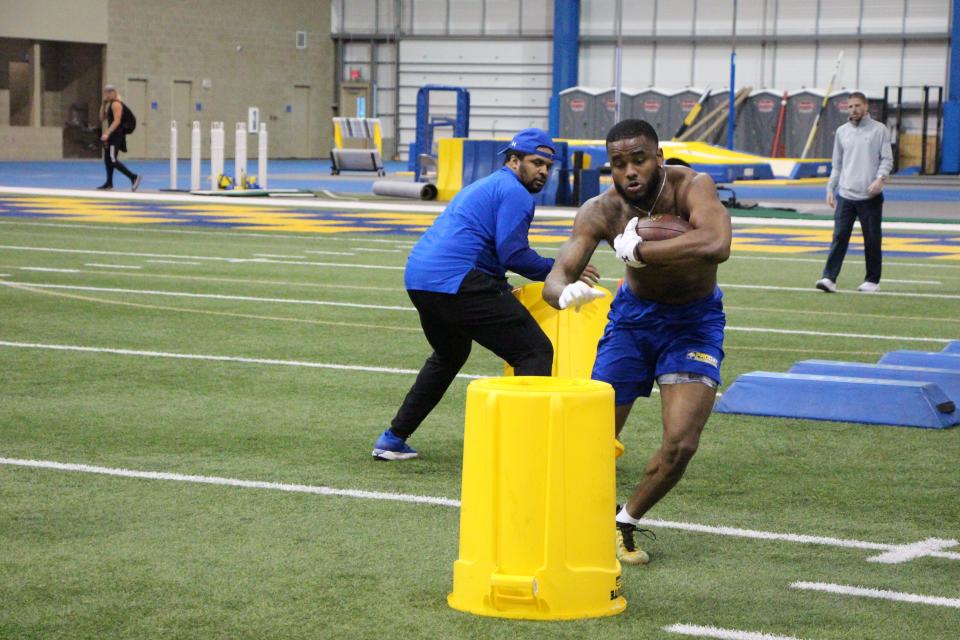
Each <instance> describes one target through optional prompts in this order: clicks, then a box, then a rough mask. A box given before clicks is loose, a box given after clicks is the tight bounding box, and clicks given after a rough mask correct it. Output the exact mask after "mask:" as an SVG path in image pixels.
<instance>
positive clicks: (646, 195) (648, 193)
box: [613, 166, 666, 209]
mask: <svg viewBox="0 0 960 640" xmlns="http://www.w3.org/2000/svg"><path fill="white" fill-rule="evenodd" d="M664 179H666V173H665V172H662V171H660V167H659V166H657V177H656V179H654V180H652V181H651V182H650V184H648V185H647V188H646V189H645V190H644V192H643V193H641V194H640V195H639V196H631V195H630V194H629V193H627V191H626V189H624V188H623V187H621V186H620V184H619V183H618V182H617V181H616V180H614V182H613V186H614V187H615V188H616V189H617V193H619V194H620V197H621V198H623V199H624V201H626V202H627V204H631V205H633V206H635V207H640V208H641V209H649V208H650V207H651V206H653V202H652V200H653V198H654V196H655V195H656V193H657V191H658V190H659V189H660V181H661V180H664ZM642 204H647V205H649V206H647V207H643V206H641V205H642Z"/></svg>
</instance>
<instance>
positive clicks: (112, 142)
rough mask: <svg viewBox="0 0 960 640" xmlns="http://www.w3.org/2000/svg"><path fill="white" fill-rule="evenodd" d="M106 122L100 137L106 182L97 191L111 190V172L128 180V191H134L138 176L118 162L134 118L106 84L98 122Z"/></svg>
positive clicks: (117, 95) (133, 124) (137, 183)
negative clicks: (117, 172) (118, 172)
mask: <svg viewBox="0 0 960 640" xmlns="http://www.w3.org/2000/svg"><path fill="white" fill-rule="evenodd" d="M104 120H106V121H107V128H106V129H105V130H104V131H103V135H102V136H100V140H101V141H103V164H104V166H105V167H106V168H107V181H106V182H104V183H103V184H102V185H100V186H99V187H97V189H101V190H107V189H113V170H114V169H118V170H119V171H120V173H122V174H123V175H125V176H127V178H129V179H130V184H131V187H130V190H131V191H136V190H137V188H138V187H139V186H140V176H139V175H138V174H135V173H134V172H133V171H130V169H128V168H127V167H126V166H124V164H123V163H122V162H120V152H121V151H123V152H124V153H126V151H127V134H128V133H133V129H134V127H136V126H137V125H136V122H137V120H136V118H135V117H134V115H133V112H132V111H130V108H129V107H127V105H125V104H123V101H121V100H120V95H119V94H118V93H117V88H116V87H115V86H113V85H112V84H108V85H106V86H105V87H104V88H103V103H102V104H101V105H100V122H103V121H104Z"/></svg>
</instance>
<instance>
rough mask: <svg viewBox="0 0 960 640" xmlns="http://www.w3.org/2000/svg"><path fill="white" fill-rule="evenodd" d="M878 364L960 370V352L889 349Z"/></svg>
mask: <svg viewBox="0 0 960 640" xmlns="http://www.w3.org/2000/svg"><path fill="white" fill-rule="evenodd" d="M877 364H899V365H902V366H905V367H931V368H933V369H957V370H960V353H958V354H953V353H942V352H941V353H937V352H935V351H888V352H887V353H885V354H884V355H883V357H882V358H880V360H879V361H877Z"/></svg>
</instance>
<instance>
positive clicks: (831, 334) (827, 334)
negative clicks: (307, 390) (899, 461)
mask: <svg viewBox="0 0 960 640" xmlns="http://www.w3.org/2000/svg"><path fill="white" fill-rule="evenodd" d="M2 286H5V287H11V288H30V287H33V288H36V289H65V290H71V291H99V292H101V293H129V294H135V295H144V296H166V297H180V298H200V299H210V300H236V301H241V302H270V303H279V304H303V305H317V306H326V307H350V308H356V309H377V310H381V311H416V309H415V308H414V307H409V306H400V305H382V304H361V303H356V302H334V301H329V300H300V299H295V298H262V297H257V296H238V295H226V294H218V293H192V292H185V291H160V290H154V289H124V288H120V287H93V286H84V285H68V284H54V283H33V282H4V283H2ZM726 331H732V332H735V331H740V332H744V333H773V334H780V335H798V336H816V337H824V338H858V339H864V340H890V341H894V342H929V343H946V342H950V341H951V340H953V339H954V338H947V337H944V338H922V337H918V336H894V335H880V334H871V333H846V332H838V331H813V330H807V329H777V328H772V327H738V326H732V325H728V326H727V327H726Z"/></svg>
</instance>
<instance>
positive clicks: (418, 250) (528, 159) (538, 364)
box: [373, 129, 599, 460]
mask: <svg viewBox="0 0 960 640" xmlns="http://www.w3.org/2000/svg"><path fill="white" fill-rule="evenodd" d="M501 153H505V154H506V157H505V161H504V164H503V167H502V168H501V169H500V170H499V171H496V172H494V173H493V174H491V175H489V176H487V177H486V178H483V179H482V180H478V181H477V182H474V183H473V184H471V185H469V186H468V187H466V188H465V189H463V190H462V191H461V192H460V193H459V194H457V196H456V197H455V198H454V199H453V200H452V201H451V202H450V204H449V205H448V206H447V208H446V209H445V210H444V211H443V213H442V214H440V216H439V217H438V218H437V219H436V220H435V221H434V223H433V225H432V226H431V227H430V228H429V229H427V231H426V233H424V234H423V236H422V237H421V238H420V240H419V242H417V244H416V246H414V247H413V251H412V252H411V253H410V257H409V258H408V259H407V268H406V272H405V277H404V281H405V285H406V288H407V294H408V295H409V296H410V300H411V301H412V302H413V304H414V306H415V307H416V308H417V311H418V312H419V313H420V324H421V326H422V327H423V333H424V335H425V336H426V338H427V341H428V342H429V343H430V346H431V347H433V354H431V356H430V357H429V358H427V361H426V362H425V363H424V365H423V368H422V369H420V373H419V375H418V376H417V380H416V382H414V383H413V387H412V388H411V389H410V392H409V393H407V397H406V398H405V399H404V401H403V404H402V405H401V406H400V409H399V410H398V411H397V415H396V417H394V419H393V422H392V423H391V426H390V428H389V429H387V430H386V431H384V432H383V434H382V435H381V436H380V437H379V439H377V442H376V444H375V445H374V449H373V456H374V457H375V458H379V459H381V460H407V459H410V458H414V457H416V455H417V452H416V451H415V450H414V449H412V448H411V447H410V446H409V445H408V444H407V442H406V440H407V438H409V437H410V435H411V434H412V433H413V432H414V431H415V430H416V429H417V427H419V426H420V423H421V422H423V420H424V418H426V417H427V415H428V414H429V413H430V412H431V411H432V410H433V408H434V407H435V406H436V405H437V403H438V402H440V399H441V398H442V397H443V394H444V393H445V392H446V390H447V387H449V386H450V383H451V382H453V379H454V378H455V377H456V375H457V373H458V372H459V371H460V368H461V367H462V366H463V364H464V363H465V362H466V361H467V357H468V356H469V355H470V347H471V345H472V343H473V341H474V340H476V341H477V342H478V343H479V344H480V345H482V346H484V347H486V348H487V349H489V350H491V351H493V352H494V353H495V354H497V355H498V356H500V357H501V358H503V359H504V360H506V361H507V362H508V363H510V365H511V366H512V367H513V368H514V369H515V371H516V374H517V375H524V376H537V375H539V376H549V375H550V374H551V371H552V368H553V346H552V345H551V344H550V340H549V339H548V338H547V336H546V335H545V334H544V333H543V331H541V330H540V327H539V326H538V325H537V323H536V321H535V320H534V319H533V317H532V316H531V315H530V313H529V312H528V311H527V310H526V309H525V308H524V306H523V305H522V304H520V302H519V301H518V300H517V299H516V298H515V297H514V296H513V294H512V293H511V287H510V285H509V284H508V283H507V278H506V273H507V270H508V269H509V270H510V271H513V272H515V273H518V274H520V275H521V276H524V277H526V278H529V279H530V280H540V281H542V280H544V278H546V277H547V274H548V273H550V269H551V268H552V267H553V259H552V258H544V257H542V256H540V255H539V254H537V253H536V252H535V251H534V250H533V249H531V248H530V244H529V241H528V239H527V233H528V231H529V230H530V222H531V221H532V220H533V210H534V201H533V196H532V195H531V194H534V193H537V192H539V191H540V190H541V189H543V186H544V184H546V182H547V177H548V175H549V172H550V167H551V166H552V165H553V162H554V159H555V155H554V153H555V147H554V144H553V140H551V139H550V136H548V135H547V134H546V133H545V132H543V131H541V130H540V129H524V130H523V131H521V132H520V133H518V134H517V135H516V136H515V137H514V138H513V140H512V141H511V142H510V145H509V146H508V147H506V148H505V149H504V150H503V151H502V152H501ZM598 277H599V275H598V274H597V272H596V269H594V268H593V267H592V266H588V267H587V268H586V269H585V270H584V275H583V278H584V281H585V282H587V283H588V284H592V283H593V282H596V280H597V279H598Z"/></svg>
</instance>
